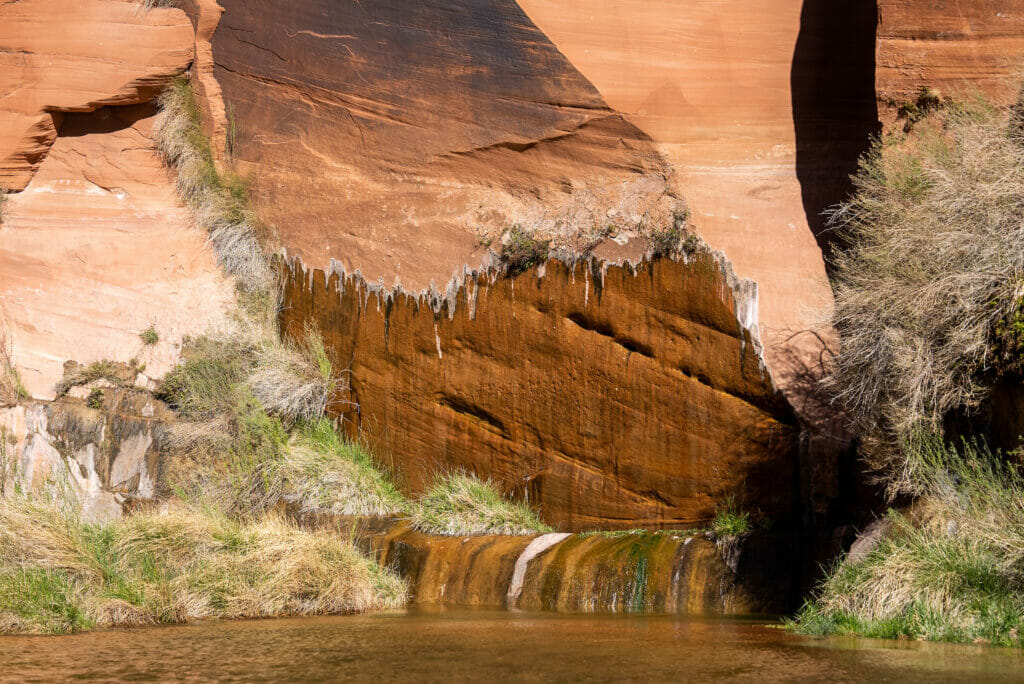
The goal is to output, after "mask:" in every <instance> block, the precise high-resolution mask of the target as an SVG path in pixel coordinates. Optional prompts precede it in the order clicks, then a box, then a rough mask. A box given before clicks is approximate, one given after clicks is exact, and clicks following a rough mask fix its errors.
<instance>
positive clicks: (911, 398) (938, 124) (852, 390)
mask: <svg viewBox="0 0 1024 684" xmlns="http://www.w3.org/2000/svg"><path fill="white" fill-rule="evenodd" d="M1008 121H1009V123H1008ZM1019 131H1020V128H1019V122H1018V121H1017V120H1016V118H1015V117H1013V116H1010V113H1009V112H1008V111H1007V110H1006V109H1000V108H995V107H992V106H990V105H988V104H987V103H985V102H984V101H982V100H980V99H978V100H973V101H971V102H969V103H968V104H965V105H954V104H944V105H942V106H937V105H936V106H935V107H933V108H932V109H931V111H930V113H925V114H922V115H921V118H919V119H918V120H917V122H916V125H915V126H914V127H913V129H912V131H911V133H909V134H896V135H893V136H889V137H886V138H884V139H881V140H879V141H878V142H877V143H876V144H875V145H874V147H873V149H872V150H871V152H870V153H869V154H868V155H867V156H866V157H865V158H864V159H863V160H862V162H861V165H860V169H859V171H858V173H857V174H856V176H855V178H854V181H855V186H856V193H855V194H854V196H853V197H852V198H851V199H850V200H849V201H848V202H846V203H845V204H843V205H841V206H840V207H838V208H837V209H835V210H834V212H833V213H832V215H831V219H830V223H831V225H832V226H833V227H834V228H835V229H836V231H837V233H838V237H839V239H840V243H841V244H845V245H847V246H848V247H847V248H846V249H845V250H841V251H838V252H837V253H836V254H835V257H834V263H833V266H834V274H833V287H834V291H835V296H836V309H835V315H834V324H835V327H836V329H837V330H838V332H839V334H840V337H841V340H842V343H841V348H840V352H839V354H838V357H837V359H836V368H835V373H834V375H833V376H832V377H831V379H830V385H831V387H832V389H833V390H834V392H835V394H836V396H837V399H838V400H839V401H840V402H841V404H842V406H843V407H844V408H845V409H846V410H847V411H848V413H849V415H850V416H851V417H852V419H853V422H854V426H855V428H856V429H857V431H858V432H859V433H860V434H861V435H862V436H863V437H864V444H865V448H866V450H867V452H868V453H869V455H870V456H871V462H872V464H873V465H875V466H877V467H879V468H882V469H883V470H885V469H887V468H888V469H893V470H896V471H898V470H899V467H900V465H899V463H898V462H894V461H893V459H896V460H897V461H898V459H899V458H900V454H901V452H900V450H899V448H898V447H899V444H900V442H901V441H903V440H905V439H906V438H907V437H908V436H910V435H913V434H916V431H917V430H919V429H921V428H922V427H923V428H925V429H927V430H929V431H936V430H939V429H940V427H941V424H942V421H943V418H944V417H945V416H946V415H948V414H949V413H950V412H951V411H969V410H971V409H972V408H974V407H976V406H977V405H978V404H979V402H980V401H981V400H982V399H983V398H984V397H985V396H986V393H987V392H988V391H989V389H990V384H991V377H992V371H993V367H994V365H996V361H997V358H996V355H995V354H994V353H993V343H992V339H993V333H994V330H995V329H996V324H997V322H998V321H1001V320H1008V319H1012V317H1013V315H1014V312H1015V311H1016V310H1018V309H1019V308H1020V303H1021V298H1022V295H1024V145H1022V144H1021V137H1020V133H1019ZM898 487H899V483H898V481H897V482H896V484H895V485H894V488H895V489H898Z"/></svg>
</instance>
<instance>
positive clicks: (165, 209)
mask: <svg viewBox="0 0 1024 684" xmlns="http://www.w3.org/2000/svg"><path fill="white" fill-rule="evenodd" d="M195 42H196V38H195V33H194V30H193V27H192V24H191V23H190V22H189V19H188V17H187V16H186V15H185V13H184V12H182V11H181V10H179V9H166V8H155V9H153V10H151V11H148V12H145V11H143V9H142V7H141V5H139V4H138V3H135V2H124V1H121V0H89V1H83V2H74V3H70V4H69V3H64V2H56V1H53V0H50V1H47V0H25V1H24V2H13V3H12V2H3V3H0V48H2V49H0V188H4V187H6V188H7V189H9V190H19V191H20V192H16V193H14V194H12V195H9V196H8V199H7V201H6V202H5V203H4V204H3V208H2V212H3V218H2V223H0V356H2V357H3V358H4V359H6V358H7V357H8V356H10V357H11V359H12V361H13V364H14V366H15V367H16V368H17V369H18V372H19V374H20V376H21V380H22V382H23V383H24V385H25V388H26V389H27V391H28V392H29V394H30V395H32V396H33V397H36V398H40V399H52V398H53V396H54V385H55V384H56V383H57V382H58V381H59V380H60V378H61V376H62V375H63V366H64V362H65V361H67V360H69V359H73V360H76V361H80V362H85V363H88V362H92V361H98V360H101V359H110V360H114V361H121V362H125V361H128V360H129V359H133V358H134V359H137V360H138V361H139V362H141V363H144V364H146V365H147V371H148V373H149V374H150V375H151V376H153V377H160V376H161V375H162V374H163V373H164V372H166V370H167V369H169V368H170V367H171V366H172V365H173V364H174V363H176V361H177V358H178V352H179V344H180V341H181V339H182V337H183V336H184V335H187V334H195V333H197V332H201V331H203V330H208V329H212V328H216V327H217V326H219V325H222V324H223V323H224V322H225V321H226V317H227V312H228V310H229V308H230V306H231V304H232V301H233V285H232V283H231V281H230V279H228V278H225V277H224V276H223V275H222V273H221V271H220V269H219V267H218V266H217V264H216V262H215V259H214V256H213V253H212V250H211V249H210V248H209V247H208V246H207V245H206V238H205V236H204V235H203V234H202V233H201V232H200V231H199V230H197V229H196V228H195V227H194V225H193V221H192V218H191V216H190V214H189V212H188V211H187V210H186V209H184V208H183V207H182V206H181V205H180V202H179V201H178V198H177V195H176V193H175V191H174V181H173V177H172V176H171V174H170V173H169V172H168V171H167V169H166V168H165V167H164V165H163V162H162V160H161V159H160V157H159V155H158V154H157V152H156V148H155V144H154V143H153V126H154V122H155V115H156V110H155V107H154V106H153V104H152V99H153V98H154V97H155V95H156V94H157V93H158V92H159V89H160V88H162V87H163V86H164V85H165V84H166V83H167V82H168V81H169V80H170V79H171V78H172V77H173V76H175V75H176V74H179V73H181V72H183V71H185V70H186V69H187V68H188V67H189V65H190V64H191V63H192V61H193V54H194V44H195ZM196 302H202V303H203V305H202V306H200V307H197V306H196ZM150 326H152V327H153V328H154V329H155V330H156V331H157V333H158V335H159V340H158V341H157V343H156V344H153V345H147V344H144V343H143V342H142V341H141V340H140V337H139V333H140V332H142V331H143V330H146V329H147V328H148V327H150Z"/></svg>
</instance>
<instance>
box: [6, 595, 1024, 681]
mask: <svg viewBox="0 0 1024 684" xmlns="http://www.w3.org/2000/svg"><path fill="white" fill-rule="evenodd" d="M1022 658H1024V655H1021V654H1020V653H1019V652H1017V651H1010V650H1001V649H992V648H985V647H981V646H951V645H943V644H919V643H889V642H879V641H869V640H856V639H807V638H802V637H796V636H793V635H791V634H787V633H785V632H783V631H781V630H778V629H769V628H766V627H764V626H763V623H757V622H749V621H742V620H693V619H682V618H674V617H615V616H603V617H594V616H582V615H558V614H552V613H545V614H537V613H509V612H490V611H487V612H465V611H445V612H408V613H389V614H377V615H367V616H351V617H336V618H315V619H289V620H267V621H261V622H221V623H206V624H199V625H190V626H181V627H161V628H152V629H137V630H119V631H108V632H93V633H89V634H81V635H74V636H66V637H0V679H2V680H3V681H48V682H49V681H54V680H59V679H70V678H76V679H88V680H91V681H110V680H113V681H124V680H132V681H176V680H190V681H209V680H212V679H216V680H235V681H281V680H302V681H336V680H339V679H345V680H350V681H351V680H361V681H362V680H366V681H371V680H372V681H375V682H380V681H383V682H389V681H416V682H451V681H485V682H492V683H494V684H500V683H501V682H503V681H545V682H548V681H563V682H574V681H587V682H594V681H608V682H621V681H659V682H661V681H707V680H720V681H757V682H772V681H809V682H810V681H815V682H817V681H829V682H845V681H851V682H853V681H857V682H899V683H901V684H911V683H913V682H926V681H928V682H930V681H958V680H959V681H963V680H967V681H970V682H971V683H972V684H976V683H980V682H990V681H992V682H995V681H1020V679H1021V678H1022V674H1024V659H1022Z"/></svg>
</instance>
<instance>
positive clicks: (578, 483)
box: [282, 253, 798, 529]
mask: <svg viewBox="0 0 1024 684" xmlns="http://www.w3.org/2000/svg"><path fill="white" fill-rule="evenodd" d="M755 311H756V289H755V288H754V287H753V284H752V283H749V281H746V282H741V281H737V280H736V279H735V277H733V276H732V275H731V274H730V273H729V272H728V270H727V267H726V266H725V265H723V264H722V263H721V262H720V261H719V260H718V258H716V257H715V256H714V255H712V254H710V253H698V254H694V255H692V257H691V258H690V259H689V260H688V261H678V262H676V261H671V260H659V261H656V262H654V263H649V262H644V263H642V264H640V265H639V266H637V267H635V268H634V267H630V266H628V265H624V266H616V265H611V264H603V263H601V262H598V261H594V262H589V263H588V262H581V263H578V264H576V265H575V266H567V265H565V264H562V263H561V262H558V261H551V262H548V264H547V265H546V267H545V268H543V269H539V270H538V269H534V270H533V271H529V272H527V273H525V274H523V275H521V276H519V277H518V278H515V279H510V278H503V277H496V276H495V275H494V274H490V275H488V274H478V275H469V276H466V278H465V282H464V284H462V285H461V287H460V286H459V285H457V284H456V285H453V286H452V287H451V288H450V289H449V290H448V291H447V293H442V294H438V295H436V296H435V297H434V298H433V299H431V298H430V297H429V296H424V297H422V298H419V297H416V296H412V295H408V294H405V293H402V292H399V291H388V290H383V291H382V290H380V289H376V288H374V287H373V286H371V285H368V284H367V283H366V282H365V281H363V280H362V279H361V278H360V277H358V276H344V275H339V274H337V273H334V274H331V275H330V278H329V279H328V278H325V274H324V273H323V272H322V271H316V272H305V271H303V270H302V269H301V268H299V269H298V270H296V271H295V272H293V273H291V274H290V278H289V282H288V286H287V288H286V291H285V300H284V308H283V313H282V326H283V329H284V330H286V331H296V330H302V328H303V326H304V325H305V323H306V322H308V321H313V322H315V323H316V324H317V325H318V326H319V328H320V330H321V331H322V332H323V334H324V336H325V339H326V342H327V344H328V348H329V350H330V352H331V355H332V358H333V359H335V362H336V363H337V364H338V365H339V367H341V366H343V367H345V369H346V374H347V375H346V377H348V378H349V380H350V385H351V390H350V392H349V393H348V394H347V395H345V396H343V397H339V398H338V399H339V402H338V404H337V405H336V406H335V407H334V408H335V410H336V411H337V412H339V413H340V414H341V415H342V416H344V417H345V418H346V419H347V420H348V421H350V423H351V424H353V425H355V426H357V427H358V428H359V429H360V431H361V432H362V434H363V435H364V437H365V438H367V439H369V440H370V441H371V444H372V445H373V446H374V448H375V451H376V452H377V453H380V454H382V455H384V456H385V458H388V459H392V460H393V462H394V464H395V467H396V468H397V469H398V470H399V471H400V472H401V479H402V482H403V483H404V485H405V486H406V487H407V488H408V489H409V490H411V491H422V490H423V489H425V488H426V487H428V486H429V485H430V482H431V479H432V477H433V475H434V474H435V473H436V472H437V471H438V470H440V469H445V468H462V469H466V470H470V471H474V472H477V473H479V474H480V475H482V476H486V477H491V478H494V479H495V480H497V481H498V482H499V483H500V484H501V486H502V488H504V489H506V490H513V491H518V493H519V494H520V495H521V496H524V497H526V498H528V499H529V501H530V502H531V503H533V504H535V505H538V506H540V509H541V511H542V514H543V517H544V518H545V520H547V521H548V522H550V523H552V524H555V525H557V526H558V527H559V528H560V529H606V528H623V527H627V528H628V527H637V526H650V527H675V528H679V527H692V526H700V525H702V524H704V523H705V522H707V521H708V520H709V519H710V518H711V517H712V516H713V515H714V513H715V509H716V506H718V505H720V504H721V503H722V502H723V501H724V500H725V499H726V498H728V497H730V496H732V497H736V499H737V500H738V501H739V500H742V501H744V502H746V503H747V505H749V506H750V507H757V508H759V509H761V510H762V511H763V512H764V513H765V514H766V515H770V516H772V517H774V518H776V519H779V520H782V519H786V520H788V519H791V518H792V516H793V512H794V507H795V505H796V503H797V497H798V492H797V490H798V478H797V469H798V468H797V462H796V456H795V454H796V449H795V437H796V427H795V420H794V418H793V415H792V413H791V411H790V410H789V408H788V405H787V404H786V402H785V400H784V399H782V397H781V396H779V395H778V393H777V392H776V391H775V389H774V387H773V385H772V382H771V378H770V376H769V374H768V373H767V371H766V370H765V368H764V365H763V363H762V361H761V358H760V354H759V344H758V343H757V341H756V338H755V337H754V336H753V335H752V333H751V330H750V328H749V327H748V326H749V321H750V320H752V319H753V317H754V316H755V315H756V314H754V312H755Z"/></svg>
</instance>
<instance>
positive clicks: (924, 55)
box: [875, 0, 1024, 123]
mask: <svg viewBox="0 0 1024 684" xmlns="http://www.w3.org/2000/svg"><path fill="white" fill-rule="evenodd" d="M1022 64H1024V2H1022V1H1021V0H971V1H970V2H956V1H955V0H943V1H941V2H935V1H934V0H878V69H877V72H876V79H875V87H876V89H877V93H878V103H879V113H880V115H881V117H882V119H883V121H884V122H885V123H892V122H893V121H894V120H895V119H896V117H897V115H898V114H899V108H900V106H901V105H903V104H905V103H911V102H914V101H915V100H916V99H917V96H918V93H919V91H920V89H921V88H922V87H929V88H932V89H934V90H935V91H937V93H938V94H939V95H942V96H945V95H952V96H968V97H969V96H970V95H971V94H972V93H974V92H981V93H984V94H986V95H988V96H989V97H993V98H995V99H996V100H997V101H999V102H1003V103H1005V102H1012V101H1013V100H1014V99H1015V98H1016V97H1017V96H1018V95H1019V92H1018V88H1019V85H1020V82H1021V78H1020V74H1021V68H1022Z"/></svg>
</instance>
